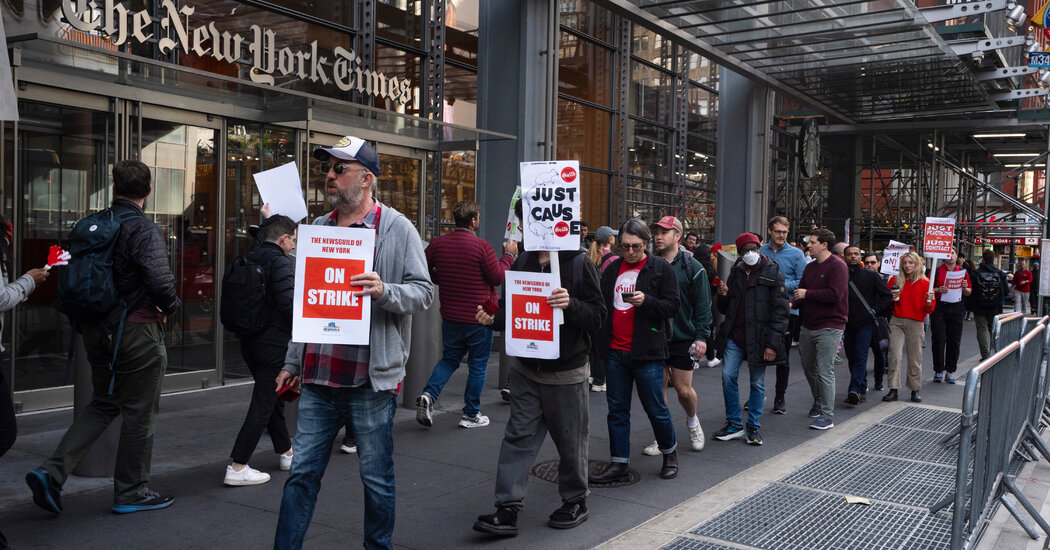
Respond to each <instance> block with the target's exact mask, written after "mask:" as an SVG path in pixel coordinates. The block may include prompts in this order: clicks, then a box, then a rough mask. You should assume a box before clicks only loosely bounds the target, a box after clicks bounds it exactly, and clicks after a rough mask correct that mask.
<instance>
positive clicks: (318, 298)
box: [292, 225, 375, 344]
mask: <svg viewBox="0 0 1050 550" xmlns="http://www.w3.org/2000/svg"><path fill="white" fill-rule="evenodd" d="M374 254H375V231H373V230H371V229H362V228H351V227H331V226H326V225H300V226H299V240H298V246H297V247H296V253H295V305H294V306H293V309H292V314H293V316H292V340H293V341H295V342H305V343H311V344H367V343H368V336H369V326H370V324H371V322H370V321H371V315H372V299H371V298H370V297H368V296H354V292H355V291H360V290H363V289H362V288H361V287H359V286H351V285H350V278H351V277H353V276H354V275H359V274H361V273H367V272H369V271H372V261H373V258H374Z"/></svg>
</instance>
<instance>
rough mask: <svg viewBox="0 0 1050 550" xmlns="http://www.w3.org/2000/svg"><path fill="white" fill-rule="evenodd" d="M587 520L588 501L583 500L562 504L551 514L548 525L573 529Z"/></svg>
mask: <svg viewBox="0 0 1050 550" xmlns="http://www.w3.org/2000/svg"><path fill="white" fill-rule="evenodd" d="M585 521H587V503H586V501H583V500H581V501H579V502H566V503H565V504H562V505H561V508H558V509H557V510H555V511H554V512H553V513H552V514H551V517H550V520H549V521H548V522H547V526H548V527H553V528H555V529H572V528H573V527H576V526H577V525H579V524H581V523H583V522H585Z"/></svg>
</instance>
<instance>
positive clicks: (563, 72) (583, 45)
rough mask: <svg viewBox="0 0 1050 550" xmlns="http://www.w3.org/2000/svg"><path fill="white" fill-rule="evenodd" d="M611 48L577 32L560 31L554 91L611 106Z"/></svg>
mask: <svg viewBox="0 0 1050 550" xmlns="http://www.w3.org/2000/svg"><path fill="white" fill-rule="evenodd" d="M614 72H615V67H613V52H612V50H610V49H608V48H606V47H604V46H600V45H598V44H597V43H595V42H592V41H590V40H587V39H585V38H581V37H580V36H578V35H575V34H572V33H568V32H564V31H563V32H562V33H561V45H560V47H559V48H558V91H559V92H560V93H563V94H566V95H570V96H573V97H577V98H580V99H583V100H585V101H589V102H591V103H597V104H599V105H604V106H607V107H611V106H612V102H613V93H612V78H613V73H614Z"/></svg>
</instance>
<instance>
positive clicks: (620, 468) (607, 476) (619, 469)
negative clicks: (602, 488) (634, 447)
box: [587, 462, 631, 485]
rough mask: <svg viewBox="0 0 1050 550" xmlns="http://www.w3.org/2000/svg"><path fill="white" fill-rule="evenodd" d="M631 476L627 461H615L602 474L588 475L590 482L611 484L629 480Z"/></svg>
mask: <svg viewBox="0 0 1050 550" xmlns="http://www.w3.org/2000/svg"><path fill="white" fill-rule="evenodd" d="M630 479H631V476H630V475H628V474H627V463H626V462H613V463H612V464H609V467H608V468H606V469H605V471H603V472H602V473H600V474H597V475H592V476H587V482H588V483H595V484H598V485H603V484H609V483H624V482H626V481H629V480H630Z"/></svg>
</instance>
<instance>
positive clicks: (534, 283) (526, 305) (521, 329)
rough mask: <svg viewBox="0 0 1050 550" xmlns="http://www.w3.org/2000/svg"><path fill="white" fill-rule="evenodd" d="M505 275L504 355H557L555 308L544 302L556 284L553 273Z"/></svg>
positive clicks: (541, 357)
mask: <svg viewBox="0 0 1050 550" xmlns="http://www.w3.org/2000/svg"><path fill="white" fill-rule="evenodd" d="M504 277H505V278H504V281H505V284H506V291H507V299H506V304H507V325H506V327H505V331H506V332H504V334H505V335H507V336H506V341H507V355H510V356H512V357H530V358H533V359H557V358H558V355H559V354H560V345H561V342H560V335H561V330H559V329H558V325H557V323H556V322H555V319H554V308H552V307H551V306H549V305H547V297H548V296H550V295H551V292H554V289H555V288H557V287H558V282H557V281H556V279H555V277H554V275H552V274H550V273H532V272H526V271H508V272H506V274H505V276H504Z"/></svg>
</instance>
